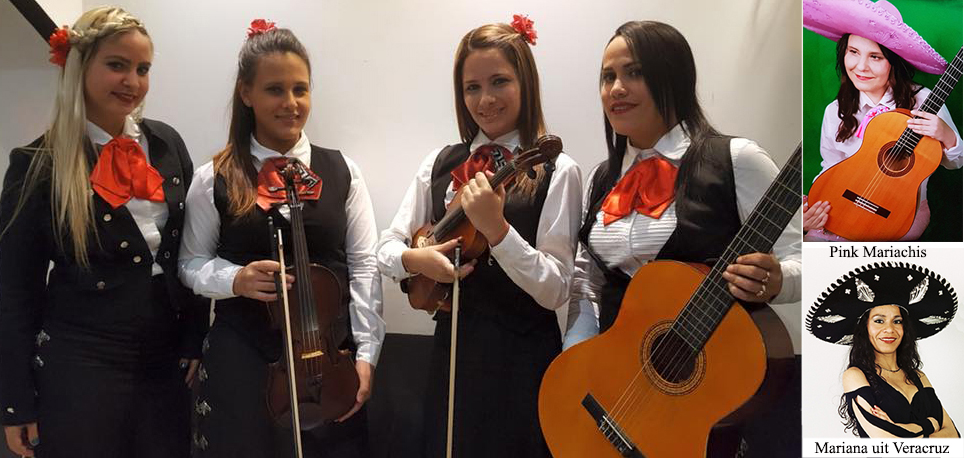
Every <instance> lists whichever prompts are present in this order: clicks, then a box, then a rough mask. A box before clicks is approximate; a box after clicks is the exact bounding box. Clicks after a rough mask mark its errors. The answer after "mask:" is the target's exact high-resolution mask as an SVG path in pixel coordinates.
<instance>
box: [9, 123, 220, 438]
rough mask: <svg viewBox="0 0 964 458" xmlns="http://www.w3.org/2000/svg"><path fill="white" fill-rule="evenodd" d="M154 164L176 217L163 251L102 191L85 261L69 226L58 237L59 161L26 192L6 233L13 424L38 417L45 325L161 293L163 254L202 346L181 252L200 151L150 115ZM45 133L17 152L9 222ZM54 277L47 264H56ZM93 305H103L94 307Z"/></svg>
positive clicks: (177, 304)
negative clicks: (195, 153)
mask: <svg viewBox="0 0 964 458" xmlns="http://www.w3.org/2000/svg"><path fill="white" fill-rule="evenodd" d="M140 127H141V130H142V132H143V133H144V135H145V137H146V139H147V142H148V145H149V148H148V154H150V158H151V164H152V165H153V167H154V168H155V169H157V171H158V172H159V173H160V174H161V176H162V177H163V179H164V183H163V189H164V199H165V202H166V204H167V209H168V219H167V223H166V225H165V227H164V228H162V229H161V231H160V232H161V244H160V246H159V247H158V250H157V259H155V258H154V256H152V255H151V251H150V249H149V248H148V246H147V242H146V241H145V240H144V237H143V235H142V234H141V232H140V230H139V229H138V227H137V224H136V223H135V221H134V218H133V217H132V216H131V213H130V212H129V211H128V210H127V207H126V206H120V207H118V208H116V209H115V208H111V206H110V204H108V203H107V202H105V201H104V200H103V199H102V198H101V197H100V196H99V195H97V194H94V193H92V197H91V199H92V202H93V206H92V210H93V215H92V216H93V220H92V223H93V224H94V226H95V230H96V235H95V234H93V233H92V234H91V236H90V237H89V239H88V240H90V242H89V244H90V246H89V247H88V249H87V253H88V258H89V262H90V267H89V268H84V267H82V266H80V265H79V264H77V262H76V261H75V260H74V258H73V248H72V246H71V242H70V237H69V235H68V236H67V237H65V238H64V240H63V245H64V246H63V248H61V247H60V246H58V243H57V241H56V237H57V235H56V234H57V232H56V231H55V230H54V228H53V220H52V216H51V206H50V205H51V203H50V202H51V196H50V173H51V171H50V165H49V164H46V165H45V166H44V168H43V169H42V171H41V175H40V180H39V182H38V183H37V184H36V187H35V188H34V190H33V192H32V193H31V194H30V195H29V196H28V197H27V198H26V200H25V202H24V205H23V208H21V210H20V213H19V214H18V215H17V218H16V219H14V220H13V224H11V225H10V227H9V228H8V229H7V232H6V233H5V234H4V235H3V237H2V238H0V316H2V317H3V319H0V407H2V409H3V412H2V415H3V417H2V418H3V423H4V424H8V425H9V424H23V423H28V422H31V421H35V420H36V405H35V399H34V398H35V386H34V380H33V374H32V368H31V361H32V360H33V357H34V345H35V339H36V337H35V336H36V334H38V333H39V332H40V330H41V328H44V329H47V330H53V329H55V328H59V329H102V330H103V329H109V328H110V326H112V324H111V323H112V321H111V320H112V319H114V318H115V317H113V316H110V314H109V313H107V312H105V313H97V311H98V310H107V309H109V307H108V306H105V304H107V305H111V304H126V303H138V301H143V300H144V298H145V297H149V296H150V294H151V291H152V290H151V285H152V281H153V278H152V272H151V266H152V264H153V263H154V262H157V264H158V265H160V266H161V268H162V269H163V271H164V274H163V276H164V283H165V284H166V285H167V289H168V297H169V298H170V302H171V306H172V307H174V309H175V310H177V311H178V319H179V320H180V321H181V324H182V332H181V341H182V344H181V348H180V353H181V355H182V356H186V357H198V356H199V355H200V347H201V339H202V338H203V335H204V333H205V332H206V326H207V313H206V310H204V308H203V304H205V303H206V302H204V301H203V300H198V299H197V298H196V297H195V296H193V295H192V294H191V293H190V291H188V290H187V289H186V288H184V287H183V286H182V285H181V283H180V281H179V280H178V278H177V257H178V250H179V248H180V245H181V239H180V236H181V228H182V226H183V223H184V196H185V194H186V192H187V188H188V186H189V185H190V182H191V178H192V176H193V164H192V163H191V157H190V155H189V154H188V152H187V148H186V147H185V146H184V142H183V140H181V137H180V135H178V133H177V132H176V131H175V130H174V129H173V128H171V127H170V126H168V125H167V124H164V123H161V122H158V121H152V120H144V121H143V122H142V123H141V124H140ZM86 143H87V144H86V146H85V153H86V155H87V159H88V162H89V164H90V166H91V168H92V167H93V165H94V163H95V162H96V160H97V153H96V152H95V151H94V148H93V145H92V144H90V142H89V141H88V142H86ZM41 144H42V138H39V139H37V140H35V141H34V142H33V143H31V144H30V145H29V146H27V147H23V148H16V149H14V150H13V151H12V152H11V153H10V166H9V168H8V169H7V173H6V177H5V178H4V183H3V193H2V198H0V221H2V223H0V224H3V225H4V227H6V226H5V225H6V224H7V223H8V222H9V221H11V218H12V217H13V214H14V211H15V209H16V207H17V203H18V202H19V200H20V195H21V193H22V189H23V182H24V178H25V177H26V173H27V169H28V168H29V166H30V162H31V160H32V159H33V156H34V154H35V151H36V148H38V147H39V146H40V145H41ZM51 263H52V264H53V268H52V269H51V270H50V273H49V278H48V274H47V269H48V268H49V266H50V264H51ZM92 311H93V312H92Z"/></svg>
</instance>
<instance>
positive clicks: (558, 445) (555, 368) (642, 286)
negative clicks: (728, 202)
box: [539, 146, 800, 458]
mask: <svg viewBox="0 0 964 458" xmlns="http://www.w3.org/2000/svg"><path fill="white" fill-rule="evenodd" d="M799 207H800V146H797V149H796V151H795V152H794V153H793V155H792V156H791V157H790V159H789V160H788V162H787V165H785V166H784V167H783V170H782V171H781V172H780V174H779V175H778V176H777V178H776V179H775V180H774V182H773V183H772V184H771V185H770V187H769V189H768V190H767V192H766V193H765V194H764V195H763V197H762V198H761V199H760V202H759V203H758V204H757V206H756V208H755V209H754V210H753V212H752V213H751V214H750V216H749V217H748V218H747V219H746V221H745V222H744V224H743V226H742V227H741V228H740V230H739V232H738V233H737V235H736V237H735V238H734V240H733V241H732V242H731V243H730V244H729V245H728V246H727V248H726V250H725V251H724V252H723V255H722V256H721V257H720V259H719V261H718V262H717V263H716V264H715V265H714V266H713V267H712V268H711V269H710V268H707V267H706V266H703V265H699V266H694V265H690V264H684V263H679V262H674V261H654V262H650V263H648V264H646V265H644V266H643V267H641V268H640V269H639V270H638V271H637V272H636V274H635V275H634V276H633V278H632V280H631V281H630V283H629V287H628V288H627V290H626V294H625V296H624V297H623V301H622V305H621V306H620V310H619V315H618V316H617V317H616V322H615V323H614V324H613V326H612V327H611V328H610V329H609V330H607V331H606V332H604V333H603V334H601V335H599V336H597V337H595V338H592V339H589V340H587V341H585V342H582V343H580V344H578V345H575V346H573V347H572V348H570V349H568V350H566V351H565V352H563V353H562V354H561V355H559V356H558V357H557V358H556V359H555V360H554V361H553V362H552V364H551V365H550V366H549V369H548V370H547V371H546V374H545V376H544V378H543V379H542V386H541V387H540V390H539V421H540V423H541V425H542V431H543V434H544V436H545V438H546V442H547V443H548V444H549V449H550V450H551V451H552V455H553V456H554V457H556V458H566V457H573V458H576V457H590V456H591V457H599V458H606V457H619V456H623V457H648V458H661V457H666V458H686V457H702V456H705V454H706V446H707V441H708V438H709V435H710V432H711V430H712V429H713V428H714V427H715V426H725V425H729V424H733V423H735V422H738V421H740V420H743V419H744V418H745V417H747V416H749V415H750V414H752V413H753V411H754V409H755V408H756V407H758V406H760V405H761V404H765V403H766V402H767V401H768V400H770V399H772V397H773V396H776V395H777V394H779V393H780V392H781V390H782V387H783V385H785V383H786V380H787V378H788V377H789V371H790V369H791V367H792V365H793V364H794V362H793V361H794V360H793V347H792V344H791V342H790V336H789V334H788V333H787V331H786V328H784V326H783V323H782V322H781V321H780V318H779V317H778V316H777V315H776V313H775V312H774V311H773V310H772V309H770V307H769V306H767V305H766V304H742V303H741V304H739V305H737V303H736V302H735V299H734V298H733V296H731V295H730V293H729V292H728V290H727V282H726V281H725V280H724V279H723V277H722V273H723V272H724V271H725V270H726V267H727V266H728V265H730V264H731V263H733V262H734V261H735V260H736V258H737V257H738V256H741V255H744V254H749V253H755V252H763V253H768V252H770V250H771V249H772V248H773V244H774V243H775V242H776V240H777V239H778V238H779V237H780V234H781V233H783V230H784V228H786V225H787V224H788V223H789V222H790V219H791V218H792V217H793V215H794V214H795V213H796V211H797V209H798V208H799Z"/></svg>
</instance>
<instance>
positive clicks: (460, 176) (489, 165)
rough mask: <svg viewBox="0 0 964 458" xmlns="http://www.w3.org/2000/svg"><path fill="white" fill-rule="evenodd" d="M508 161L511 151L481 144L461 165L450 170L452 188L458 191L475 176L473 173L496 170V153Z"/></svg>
mask: <svg viewBox="0 0 964 458" xmlns="http://www.w3.org/2000/svg"><path fill="white" fill-rule="evenodd" d="M497 154H498V155H501V156H502V159H503V160H504V161H505V162H506V163H508V162H509V161H511V160H512V153H510V152H509V150H507V149H505V148H503V147H501V146H499V145H492V144H490V145H482V146H480V147H478V148H476V150H475V152H474V153H472V155H471V156H469V159H468V160H466V161H465V162H463V163H462V165H460V166H458V167H456V168H455V169H454V170H452V189H453V190H455V191H458V190H459V188H461V187H462V185H464V184H465V183H468V182H469V180H471V179H473V178H475V174H476V173H478V172H483V171H486V170H488V171H490V172H495V171H496V167H497V165H496V158H495V156H496V155H497Z"/></svg>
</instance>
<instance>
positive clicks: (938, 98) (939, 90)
mask: <svg viewBox="0 0 964 458" xmlns="http://www.w3.org/2000/svg"><path fill="white" fill-rule="evenodd" d="M962 52H964V48H961V50H959V51H957V56H955V57H954V60H953V61H951V63H950V64H948V66H947V70H945V71H944V74H943V75H941V79H939V80H938V81H937V85H935V86H934V90H933V91H931V93H930V95H928V96H927V98H926V99H924V103H923V104H921V106H920V108H919V110H920V111H924V112H927V113H931V114H937V112H938V111H940V109H941V107H942V106H944V102H945V101H947V97H948V96H949V95H950V94H951V91H953V90H954V86H956V85H957V82H958V81H959V80H960V79H961V53H962ZM920 139H921V135H920V134H918V133H916V132H914V131H913V130H910V129H909V128H908V129H904V133H902V134H901V135H900V138H899V139H898V140H897V145H898V147H904V151H905V152H907V153H909V152H911V151H913V150H914V148H916V147H917V143H918V142H920Z"/></svg>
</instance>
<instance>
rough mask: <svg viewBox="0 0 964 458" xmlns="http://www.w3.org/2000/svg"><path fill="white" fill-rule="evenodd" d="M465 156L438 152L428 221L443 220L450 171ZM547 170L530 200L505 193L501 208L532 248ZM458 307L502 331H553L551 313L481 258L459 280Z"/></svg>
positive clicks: (454, 148) (458, 150)
mask: <svg viewBox="0 0 964 458" xmlns="http://www.w3.org/2000/svg"><path fill="white" fill-rule="evenodd" d="M468 157H469V147H468V145H466V144H464V143H460V144H456V145H449V146H447V147H445V148H444V149H442V151H441V152H439V155H438V157H437V158H436V159H435V164H434V165H433V166H432V187H431V189H432V221H433V222H437V221H439V220H440V219H442V217H443V216H445V193H446V191H447V190H448V188H449V184H450V183H451V182H452V175H451V172H452V170H453V169H455V168H456V167H458V166H459V165H461V164H462V163H463V162H465V160H466V159H468ZM551 178H552V170H551V167H550V168H548V169H546V173H545V176H544V177H543V179H542V181H541V182H540V183H539V185H538V187H537V188H536V193H535V196H534V197H533V199H532V200H531V201H530V200H528V199H527V198H524V197H520V196H517V195H515V194H513V193H512V192H509V193H508V196H507V198H506V201H505V206H504V208H503V215H505V219H506V221H508V222H509V224H510V225H511V226H512V227H513V228H515V230H516V232H518V233H519V235H521V236H522V238H523V239H524V240H525V241H526V242H528V243H529V245H532V246H533V247H534V246H536V233H537V232H538V228H539V215H540V214H541V213H542V205H543V203H544V202H545V200H546V195H547V194H548V192H549V181H550V179H551ZM460 289H461V293H462V294H461V296H462V297H461V302H460V307H461V308H462V310H463V311H469V313H472V312H477V313H478V314H480V315H487V316H489V317H492V318H494V319H496V320H498V321H500V322H501V323H502V324H503V325H504V326H505V327H507V328H509V329H512V330H514V331H516V332H519V333H525V332H527V331H529V330H531V329H533V328H535V327H537V326H557V327H558V325H557V324H556V314H555V312H553V311H551V310H548V309H546V308H544V307H542V306H541V305H539V304H538V303H537V302H536V301H535V299H533V298H532V296H530V295H529V294H528V293H526V292H525V291H523V290H522V288H520V287H519V286H518V285H516V284H515V283H514V282H513V281H512V279H510V278H509V277H508V276H507V275H506V274H505V271H503V270H502V267H500V266H499V264H498V263H497V262H496V261H495V259H494V258H491V257H485V258H482V259H479V262H478V263H477V264H476V265H475V270H474V271H473V272H472V273H471V274H470V275H469V276H468V277H466V278H465V280H463V281H462V284H461V285H460Z"/></svg>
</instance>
